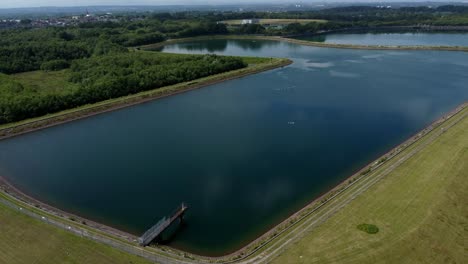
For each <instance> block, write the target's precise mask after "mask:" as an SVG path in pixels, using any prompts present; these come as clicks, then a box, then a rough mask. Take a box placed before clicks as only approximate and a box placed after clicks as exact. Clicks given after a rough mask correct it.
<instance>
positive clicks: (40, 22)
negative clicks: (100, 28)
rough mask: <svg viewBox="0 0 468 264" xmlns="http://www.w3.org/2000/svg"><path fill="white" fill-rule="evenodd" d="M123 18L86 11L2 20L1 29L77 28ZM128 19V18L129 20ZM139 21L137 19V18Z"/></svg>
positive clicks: (0, 22) (117, 20) (0, 21)
mask: <svg viewBox="0 0 468 264" xmlns="http://www.w3.org/2000/svg"><path fill="white" fill-rule="evenodd" d="M120 19H121V16H114V15H113V14H112V13H105V14H99V15H95V14H91V13H89V12H88V11H86V13H85V14H82V15H73V16H64V17H49V18H36V19H2V20H0V28H20V27H35V28H42V27H50V26H53V27H65V26H76V25H78V24H81V23H90V22H119V21H120ZM127 19H128V18H127ZM135 19H137V18H135Z"/></svg>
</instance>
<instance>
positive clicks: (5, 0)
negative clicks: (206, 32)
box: [0, 0, 456, 8]
mask: <svg viewBox="0 0 468 264" xmlns="http://www.w3.org/2000/svg"><path fill="white" fill-rule="evenodd" d="M328 1H330V2H378V1H379V0H302V1H301V0H296V1H294V0H236V1H232V0H0V8H16V7H40V6H93V5H94V6H95V5H180V4H191V5H197V4H233V3H235V4H245V3H249V4H252V3H267V2H275V3H297V2H298V3H313V2H328ZM381 1H382V0H381ZM383 1H385V2H391V1H399V2H416V1H417V2H420V1H423V0H406V1H405V0H383ZM434 1H437V2H444V0H434ZM445 1H447V0H445ZM455 1H456V0H455Z"/></svg>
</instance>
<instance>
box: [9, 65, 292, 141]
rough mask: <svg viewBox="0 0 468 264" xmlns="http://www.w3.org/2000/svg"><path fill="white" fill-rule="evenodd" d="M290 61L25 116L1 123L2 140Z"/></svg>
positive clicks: (253, 72)
mask: <svg viewBox="0 0 468 264" xmlns="http://www.w3.org/2000/svg"><path fill="white" fill-rule="evenodd" d="M291 63H292V60H290V59H284V58H274V59H272V61H270V62H264V63H260V64H255V65H252V66H251V65H249V66H247V67H246V68H241V69H237V70H233V71H229V72H224V73H220V74H216V75H211V76H207V77H203V78H199V79H195V80H192V81H188V82H183V83H178V84H174V85H170V86H165V87H161V88H157V89H153V90H149V91H144V92H140V93H137V94H132V95H127V96H123V97H119V98H114V99H109V100H105V101H101V102H97V103H95V104H91V105H84V106H81V107H77V108H73V109H67V110H64V111H61V112H58V113H54V114H50V115H46V116H42V117H37V118H32V119H29V120H28V119H26V120H23V121H19V122H16V123H12V124H5V125H2V126H0V141H1V140H4V139H8V138H12V137H16V136H20V135H23V134H26V133H30V132H34V131H38V130H42V129H45V128H48V127H53V126H56V125H61V124H65V123H68V122H71V121H75V120H79V119H84V118H87V117H91V116H94V115H98V114H103V113H107V112H112V111H116V110H120V109H123V108H126V107H130V106H134V105H138V104H142V103H147V102H150V101H153V100H157V99H161V98H165V97H169V96H173V95H177V94H181V93H185V92H189V91H192V90H196V89H200V88H203V87H206V86H210V85H214V84H218V83H222V82H225V81H229V80H234V79H239V78H242V77H246V76H249V75H252V74H256V73H260V72H264V71H269V70H273V69H276V68H281V67H285V66H288V65H290V64H291Z"/></svg>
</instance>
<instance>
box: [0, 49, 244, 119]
mask: <svg viewBox="0 0 468 264" xmlns="http://www.w3.org/2000/svg"><path fill="white" fill-rule="evenodd" d="M246 66H247V65H246V64H245V63H244V61H243V60H242V59H241V58H236V57H224V56H216V55H176V54H163V53H155V52H143V51H133V52H127V53H116V54H108V55H102V56H93V57H91V58H86V59H81V60H75V61H73V62H72V63H71V66H70V69H66V70H62V71H59V72H57V74H55V75H47V76H46V78H50V76H55V77H56V78H58V79H59V81H60V84H59V85H60V86H61V89H60V88H59V89H56V88H57V87H39V86H38V85H36V84H27V85H23V84H22V81H21V80H22V78H21V77H20V76H21V75H18V76H16V75H6V74H1V73H0V124H5V123H9V122H15V121H19V120H23V119H26V118H31V117H37V116H42V115H45V114H48V113H54V112H57V111H60V110H65V109H69V108H73V107H77V106H81V105H85V104H91V103H95V102H99V101H102V100H106V99H111V98H116V97H120V96H125V95H129V94H134V93H138V92H141V91H145V90H150V89H155V88H159V87H162V86H166V85H171V84H176V83H180V82H185V81H190V80H194V79H198V78H201V77H205V76H209V75H213V74H217V73H222V72H226V71H230V70H235V69H240V68H243V67H246ZM35 74H40V73H35ZM44 81H46V80H44ZM51 82H52V81H50V80H47V83H51ZM53 86H58V85H53Z"/></svg>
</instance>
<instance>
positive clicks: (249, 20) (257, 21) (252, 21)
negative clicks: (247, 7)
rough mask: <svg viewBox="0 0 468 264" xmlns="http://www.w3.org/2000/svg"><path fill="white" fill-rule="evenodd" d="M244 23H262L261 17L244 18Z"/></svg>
mask: <svg viewBox="0 0 468 264" xmlns="http://www.w3.org/2000/svg"><path fill="white" fill-rule="evenodd" d="M241 24H242V25H248V24H260V19H258V18H250V19H242V23H241Z"/></svg>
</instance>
